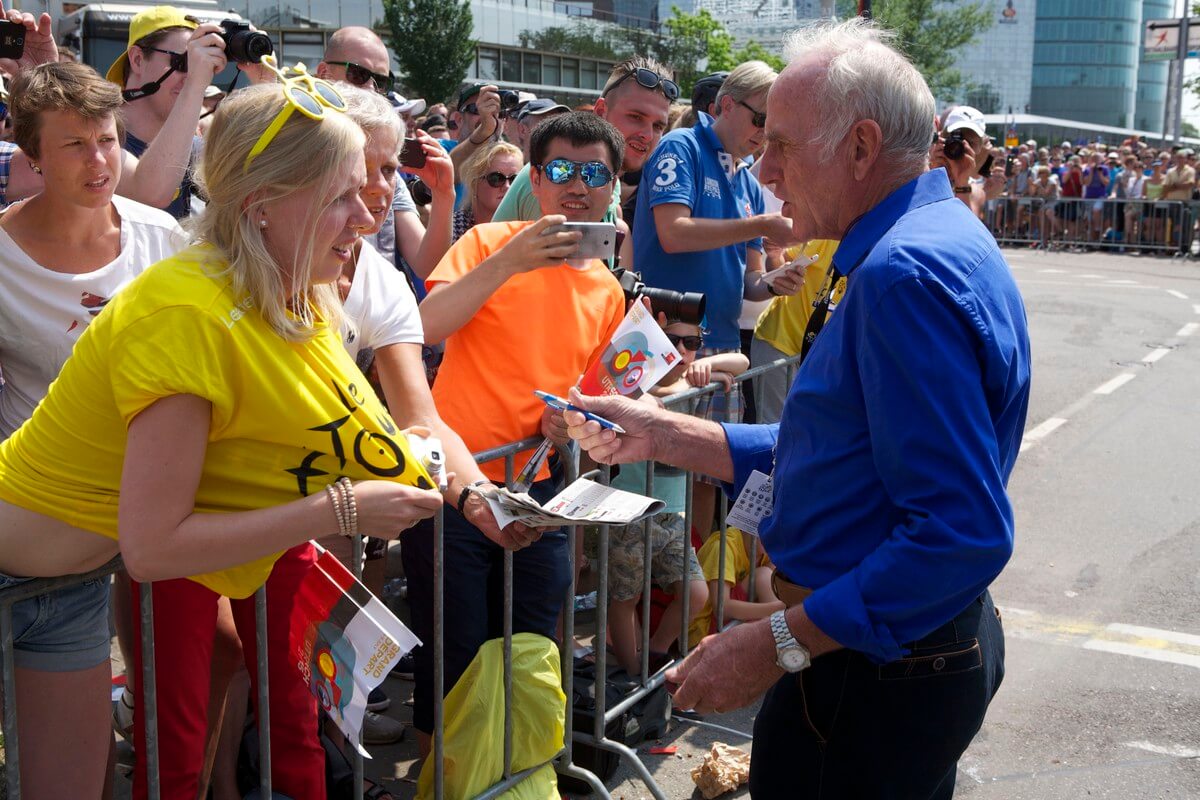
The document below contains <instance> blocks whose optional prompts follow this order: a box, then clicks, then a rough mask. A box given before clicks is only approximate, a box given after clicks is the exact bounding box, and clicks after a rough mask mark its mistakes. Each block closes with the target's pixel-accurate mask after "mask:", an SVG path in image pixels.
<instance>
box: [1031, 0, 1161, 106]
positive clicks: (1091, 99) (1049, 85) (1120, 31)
mask: <svg viewBox="0 0 1200 800" xmlns="http://www.w3.org/2000/svg"><path fill="white" fill-rule="evenodd" d="M1142 5H1143V2H1142V0H1040V2H1038V3H1037V28H1036V31H1035V34H1034V48H1033V91H1032V103H1031V106H1032V108H1031V110H1032V112H1033V113H1034V114H1044V115H1046V116H1053V117H1062V118H1066V119H1073V120H1078V121H1080V122H1093V123H1097V124H1100V125H1113V126H1116V127H1120V128H1132V127H1134V121H1135V114H1134V110H1135V107H1136V102H1137V88H1138V62H1139V61H1140V60H1141V46H1142ZM1155 127H1158V126H1155Z"/></svg>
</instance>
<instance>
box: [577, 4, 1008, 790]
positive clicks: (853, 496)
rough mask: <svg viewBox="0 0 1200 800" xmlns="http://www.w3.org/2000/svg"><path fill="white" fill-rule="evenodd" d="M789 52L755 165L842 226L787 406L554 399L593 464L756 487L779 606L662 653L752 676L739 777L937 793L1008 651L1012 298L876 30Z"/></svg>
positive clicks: (710, 698) (796, 215)
mask: <svg viewBox="0 0 1200 800" xmlns="http://www.w3.org/2000/svg"><path fill="white" fill-rule="evenodd" d="M790 55H791V63H790V65H789V66H788V67H787V69H785V70H784V72H783V73H782V74H781V75H780V77H779V79H778V80H777V81H776V82H775V84H774V86H773V87H772V88H771V92H770V95H769V98H768V101H767V109H768V110H767V140H768V142H769V145H768V149H767V154H766V157H765V161H764V163H763V168H762V180H763V181H764V182H765V183H768V184H771V185H772V186H773V188H774V191H775V193H776V194H777V195H778V196H779V197H780V198H781V199H782V200H783V201H784V207H783V214H784V215H785V216H787V217H789V218H791V219H792V220H793V222H794V233H795V235H796V237H797V238H799V239H802V240H809V239H836V240H840V241H841V245H840V246H839V248H838V250H837V252H836V254H835V255H834V258H833V267H832V269H831V272H832V273H833V275H832V276H831V277H833V278H838V277H840V276H842V275H844V276H846V279H847V286H846V292H845V295H844V296H843V297H842V299H841V301H840V302H839V303H838V305H837V307H836V310H835V311H834V312H833V313H832V314H830V315H829V317H828V321H827V322H826V323H825V324H824V327H823V329H820V330H817V329H815V328H810V330H809V333H810V334H812V335H813V336H814V341H813V344H812V347H811V349H810V350H809V351H808V355H807V357H806V359H805V361H804V363H803V364H802V365H801V367H800V369H799V372H798V373H797V376H796V379H795V382H794V384H793V385H792V388H791V391H790V393H789V395H788V398H787V401H786V404H785V408H784V413H783V419H782V421H781V422H780V424H778V425H729V424H727V425H717V424H715V423H712V422H706V421H703V420H699V419H695V418H692V417H688V416H685V415H682V414H673V413H670V412H666V411H662V410H660V409H658V408H654V407H652V406H650V405H648V404H644V403H639V402H634V401H629V400H626V399H623V398H590V397H583V396H582V395H580V394H579V393H578V392H575V393H574V394H573V395H572V398H573V402H574V403H576V404H578V405H580V406H582V407H584V408H586V409H588V410H590V411H593V412H595V413H597V414H600V415H601V416H603V417H606V418H607V419H609V420H612V421H613V422H617V423H619V424H620V425H621V426H622V427H623V428H624V429H625V433H623V434H621V435H619V436H618V435H617V434H616V433H614V432H613V431H611V430H601V428H600V426H599V425H598V424H597V423H595V422H589V421H587V420H585V419H584V417H583V415H581V414H577V413H574V412H567V414H566V419H567V422H568V425H569V426H570V435H571V436H572V437H573V438H575V439H577V440H579V441H580V443H581V444H582V446H583V447H584V448H585V449H586V450H588V451H589V453H590V454H591V456H592V457H593V458H596V459H597V460H598V461H600V462H603V463H625V462H632V461H641V460H655V461H662V462H666V463H669V464H674V465H676V466H680V467H685V468H689V469H693V470H697V471H704V472H708V473H709V474H712V475H714V476H716V477H718V478H720V479H721V480H723V481H725V482H726V487H727V491H729V492H730V493H731V494H737V493H738V492H740V491H742V490H743V488H744V487H747V486H749V487H757V491H759V492H764V491H765V492H771V488H770V487H772V486H773V489H774V491H773V499H772V501H771V511H770V513H769V515H764V516H763V517H762V518H761V520H760V522H759V524H758V532H759V535H760V537H761V540H762V543H763V546H764V548H765V549H766V551H767V553H768V554H769V555H770V556H771V560H772V561H773V562H774V563H775V565H776V567H777V571H776V574H775V580H774V584H775V589H776V593H777V594H778V596H779V598H780V599H781V600H782V601H783V602H784V604H785V606H786V610H783V611H778V612H776V613H775V614H774V615H772V617H771V618H770V619H769V620H761V621H758V622H750V623H745V624H742V625H739V626H737V627H735V628H732V629H730V630H727V631H725V632H724V633H719V634H716V635H714V636H709V637H706V638H705V639H704V640H702V641H701V642H700V643H699V645H698V646H697V647H696V649H695V650H694V651H692V652H691V653H690V654H689V655H688V657H687V659H686V660H685V661H684V662H683V664H681V665H680V666H679V667H677V668H675V669H674V670H672V671H669V672H668V673H667V680H668V681H671V682H673V683H676V684H678V689H677V691H676V695H675V701H676V705H678V706H679V707H681V708H695V709H696V710H698V711H700V712H707V711H713V710H716V711H728V710H730V709H734V708H739V707H742V706H746V705H749V704H750V703H753V702H754V701H755V700H757V699H758V698H759V697H761V696H762V695H763V694H764V692H765V693H766V697H765V699H764V700H763V705H762V708H761V710H760V711H759V713H758V716H757V719H756V721H755V726H754V753H753V759H752V762H751V768H750V792H751V795H752V796H753V797H756V798H780V797H787V798H815V797H839V798H840V797H888V798H922V799H923V800H924V798H939V800H940V799H941V798H949V797H951V796H952V795H953V792H954V781H955V773H956V764H957V761H958V758H959V756H960V755H961V754H962V752H963V751H964V750H965V749H966V747H967V745H968V744H969V743H970V741H971V739H972V737H973V736H974V735H975V733H976V732H977V731H978V730H979V728H980V726H981V725H982V723H983V718H984V714H985V712H986V710H987V706H988V704H989V702H990V701H991V698H992V696H993V695H994V694H995V692H996V690H997V688H998V687H999V684H1000V681H1001V678H1002V675H1003V668H1004V666H1003V665H1004V638H1003V631H1002V629H1001V626H1000V620H999V615H998V614H997V612H996V610H995V607H994V606H993V605H992V600H991V597H990V595H989V593H988V586H989V585H990V584H991V582H992V581H993V580H994V579H995V578H996V576H997V575H998V574H999V573H1000V571H1001V569H1003V567H1004V565H1005V563H1006V562H1007V561H1008V558H1009V556H1010V555H1011V553H1012V547H1013V528H1014V521H1013V511H1012V506H1011V504H1010V503H1009V499H1008V495H1007V492H1006V484H1007V481H1008V477H1009V475H1010V474H1011V472H1012V469H1013V465H1014V464H1015V462H1016V458H1017V452H1018V449H1019V447H1020V443H1021V436H1022V432H1023V430H1024V426H1025V417H1026V411H1027V408H1028V401H1029V381H1030V353H1029V337H1028V330H1027V327H1026V319H1025V309H1024V306H1023V304H1022V301H1021V295H1020V292H1019V291H1018V290H1017V287H1016V284H1015V283H1014V281H1013V279H1012V275H1011V273H1010V271H1009V268H1008V266H1007V264H1005V262H1004V258H1003V257H1002V256H1001V254H1000V251H999V250H998V249H997V247H996V243H995V240H994V239H993V238H992V237H991V235H990V234H989V233H988V232H987V230H986V229H985V228H984V227H983V226H982V225H981V224H980V222H979V221H978V220H977V219H976V218H975V217H974V216H973V215H972V214H971V211H970V210H969V209H968V208H967V207H966V205H965V204H963V203H961V202H959V201H958V200H956V199H955V195H954V192H953V191H952V188H951V184H950V181H949V179H948V178H947V176H946V172H945V171H944V170H942V169H935V170H928V150H929V142H930V137H931V136H932V133H933V129H934V100H933V96H932V95H931V94H930V91H929V89H928V87H927V86H926V84H925V82H924V80H923V79H922V78H921V76H920V74H919V73H918V72H917V71H916V69H914V68H913V66H912V64H911V63H909V62H908V61H907V60H906V59H905V58H904V57H903V56H901V55H900V54H899V53H898V52H897V51H896V50H895V49H894V48H893V47H892V46H891V38H890V37H889V36H888V35H886V34H884V33H883V32H881V31H879V30H877V29H875V28H873V27H871V26H870V25H869V24H867V23H864V22H862V21H861V20H852V21H849V22H845V23H842V24H838V25H833V24H828V23H827V24H821V25H818V26H816V27H813V28H808V29H805V30H802V31H800V32H798V33H797V34H795V35H794V37H793V39H792V41H791V43H790ZM814 317H819V318H821V319H824V317H825V315H824V314H815V315H814ZM766 476H771V483H770V484H768V485H767V486H766V487H764V486H763V481H764V479H765V478H766Z"/></svg>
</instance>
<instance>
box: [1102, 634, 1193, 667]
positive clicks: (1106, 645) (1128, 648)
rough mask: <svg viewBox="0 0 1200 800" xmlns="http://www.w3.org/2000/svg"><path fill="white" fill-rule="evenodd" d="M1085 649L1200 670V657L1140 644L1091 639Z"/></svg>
mask: <svg viewBox="0 0 1200 800" xmlns="http://www.w3.org/2000/svg"><path fill="white" fill-rule="evenodd" d="M1083 649H1084V650H1096V651H1099V652H1101V653H1115V654H1116V655H1119V656H1134V657H1135V658H1148V659H1150V660H1151V661H1164V662H1166V663H1168V664H1180V665H1182V666H1185V667H1195V668H1196V669H1200V655H1193V654H1191V653H1179V652H1176V651H1175V650H1159V649H1156V648H1153V647H1144V646H1143V645H1140V644H1128V643H1126V642H1110V641H1108V640H1106V639H1089V640H1087V641H1086V642H1084V643H1083Z"/></svg>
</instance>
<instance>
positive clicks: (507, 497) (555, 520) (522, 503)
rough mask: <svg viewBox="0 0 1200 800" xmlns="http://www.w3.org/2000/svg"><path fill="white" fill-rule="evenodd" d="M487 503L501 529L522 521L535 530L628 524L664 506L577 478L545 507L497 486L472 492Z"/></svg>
mask: <svg viewBox="0 0 1200 800" xmlns="http://www.w3.org/2000/svg"><path fill="white" fill-rule="evenodd" d="M475 491H477V492H479V494H480V495H481V496H482V497H483V499H484V500H487V503H488V505H489V506H491V509H492V513H493V514H495V515H496V522H498V523H499V524H500V527H502V528H503V527H505V526H507V525H508V524H509V523H510V522H522V523H524V524H526V525H529V526H531V527H536V528H545V527H552V526H553V527H557V526H559V525H564V524H569V523H572V522H594V523H601V524H611V525H628V524H629V523H631V522H637V521H638V520H642V519H645V518H646V517H649V516H653V515H654V514H657V513H658V512H659V511H661V510H662V509H663V506H665V505H666V504H665V503H663V501H661V500H655V499H654V498H653V497H643V496H642V495H640V494H634V493H633V492H625V491H622V490H620V489H614V488H612V487H611V486H604V485H602V484H599V483H596V482H595V481H590V480H588V479H587V478H580V479H579V480H577V481H575V482H574V483H572V484H571V485H570V486H568V487H567V488H566V489H563V490H562V491H561V492H559V493H558V495H556V496H555V497H552V498H551V499H550V500H548V501H547V502H546V503H545V505H543V504H541V503H539V502H538V501H537V500H534V499H533V498H532V497H530V496H529V495H528V494H524V493H521V494H517V493H516V492H511V491H509V490H508V489H505V488H503V487H497V486H480V487H479V488H477V489H475Z"/></svg>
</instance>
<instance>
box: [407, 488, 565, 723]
mask: <svg viewBox="0 0 1200 800" xmlns="http://www.w3.org/2000/svg"><path fill="white" fill-rule="evenodd" d="M529 493H530V495H532V496H533V497H534V499H536V500H537V501H538V502H541V503H544V502H546V501H547V500H549V499H550V498H551V497H553V496H554V494H555V492H554V487H553V485H552V482H551V481H550V480H545V481H540V482H539V483H535V484H534V485H533V488H532V489H530V491H529ZM444 513H445V527H444V536H445V538H444V542H445V567H446V573H445V575H446V578H445V580H446V584H445V586H446V590H445V599H446V616H445V618H444V619H445V628H444V631H445V647H446V650H445V656H446V668H445V673H444V676H445V677H444V689H445V692H446V693H449V691H450V690H451V689H452V688H453V687H454V684H455V682H456V681H457V680H458V678H459V676H461V675H462V674H463V672H465V671H466V669H467V666H468V665H470V663H471V659H473V658H474V657H475V653H476V652H477V651H478V650H479V647H480V646H481V645H482V644H483V643H484V642H486V641H488V640H489V639H496V638H499V637H500V636H503V635H504V618H503V611H504V550H503V549H502V548H501V547H500V546H499V545H497V544H496V543H495V542H493V541H492V540H491V539H488V538H487V537H486V536H484V535H483V533H481V532H480V530H479V529H478V528H476V527H475V526H474V525H472V524H471V523H469V522H467V520H466V519H465V518H464V517H463V516H462V515H461V514H459V513H458V510H457V509H456V508H454V507H453V506H451V505H449V504H447V505H446V506H445V512H444ZM400 558H401V560H402V561H403V563H404V575H405V577H406V578H407V579H408V604H409V609H410V610H411V612H412V623H413V632H414V633H416V634H417V636H418V637H419V638H420V639H421V641H422V642H424V645H423V646H422V647H419V648H417V651H416V653H415V656H414V661H415V665H414V666H415V669H414V675H413V678H414V680H415V683H416V685H415V687H414V690H413V726H414V727H415V728H416V729H417V730H419V731H421V732H423V733H432V732H433V522H432V520H425V521H423V522H421V523H420V524H419V525H417V526H416V527H414V528H413V529H412V530H410V531H408V532H407V533H405V534H404V535H403V536H401V537H400ZM570 580H571V554H570V553H569V552H568V551H567V535H566V532H564V531H562V530H555V531H547V532H546V533H544V534H542V538H541V539H539V540H538V541H536V542H534V543H533V544H532V545H530V546H529V547H526V548H524V549H522V550H518V551H517V552H516V553H515V554H514V556H513V605H512V608H513V633H539V634H541V635H542V636H546V637H548V638H550V639H555V638H557V637H556V636H555V633H556V630H557V627H558V616H559V612H560V611H561V610H562V606H563V598H564V596H565V595H566V591H567V585H568V584H569V583H570Z"/></svg>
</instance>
